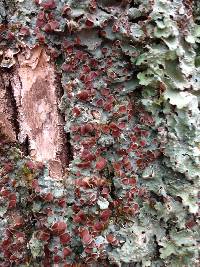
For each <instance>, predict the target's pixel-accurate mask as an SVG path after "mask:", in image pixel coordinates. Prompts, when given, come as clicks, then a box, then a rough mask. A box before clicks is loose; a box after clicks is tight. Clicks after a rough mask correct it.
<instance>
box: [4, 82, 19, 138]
mask: <svg viewBox="0 0 200 267" xmlns="http://www.w3.org/2000/svg"><path fill="white" fill-rule="evenodd" d="M5 88H6V95H7V101H8V105H9V106H10V107H11V109H12V118H11V121H12V125H13V129H14V132H15V134H16V140H18V135H19V132H20V125H19V119H18V118H19V112H18V107H17V103H16V100H15V97H14V92H13V87H12V84H11V81H10V80H9V81H8V85H7V86H5Z"/></svg>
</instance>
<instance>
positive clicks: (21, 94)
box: [12, 47, 66, 178]
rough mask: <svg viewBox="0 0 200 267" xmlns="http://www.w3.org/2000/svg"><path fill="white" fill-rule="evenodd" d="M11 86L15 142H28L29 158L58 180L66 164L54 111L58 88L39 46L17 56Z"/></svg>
mask: <svg viewBox="0 0 200 267" xmlns="http://www.w3.org/2000/svg"><path fill="white" fill-rule="evenodd" d="M18 62H19V66H18V68H17V70H16V72H15V73H14V75H13V77H12V87H13V91H14V96H15V99H16V103H17V108H18V113H19V118H18V121H19V125H20V132H19V141H20V142H21V143H24V142H25V141H26V139H28V146H29V147H28V150H29V153H30V156H31V157H32V158H33V159H34V160H36V161H41V162H43V163H48V164H49V168H50V175H51V176H52V177H57V178H61V177H62V164H63V166H64V165H65V164H66V156H65V155H66V149H65V136H64V130H63V126H64V125H63V122H62V120H61V117H60V115H59V111H58V101H59V100H58V90H59V88H58V86H61V85H58V83H57V78H56V73H55V69H54V66H53V65H52V63H50V58H49V56H47V55H46V53H45V50H44V49H43V48H42V47H37V48H35V49H33V50H29V49H28V48H27V49H26V50H25V51H23V52H22V53H21V54H19V56H18Z"/></svg>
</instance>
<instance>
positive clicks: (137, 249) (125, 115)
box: [0, 0, 200, 267]
mask: <svg viewBox="0 0 200 267" xmlns="http://www.w3.org/2000/svg"><path fill="white" fill-rule="evenodd" d="M4 2H5V5H2V6H1V4H0V18H1V23H2V24H1V25H2V26H1V29H2V33H1V36H0V38H1V39H0V42H1V43H0V48H1V51H2V52H1V56H2V59H1V68H2V69H8V68H12V67H13V66H14V65H15V63H16V60H15V57H16V56H15V55H16V54H18V53H20V51H21V50H22V49H23V47H24V46H28V47H29V48H34V47H35V46H38V45H39V46H43V47H44V48H45V49H46V51H47V53H48V54H49V55H50V56H51V60H52V61H53V62H55V65H56V67H57V72H58V75H61V76H62V87H63V89H64V94H63V96H62V99H61V101H60V104H59V108H60V110H61V112H62V113H63V115H64V116H65V122H66V124H65V131H66V133H67V134H68V135H70V143H71V147H72V151H71V153H72V152H73V155H70V159H71V161H70V163H69V165H68V166H66V173H65V175H64V177H60V179H54V178H52V177H50V176H49V174H48V164H47V165H42V164H40V163H38V162H33V160H32V159H31V158H29V157H25V156H24V155H23V153H21V152H20V145H19V144H16V145H14V144H7V141H5V142H4V141H3V140H4V136H2V139H1V140H2V141H1V151H0V153H1V158H0V170H1V180H0V201H1V208H0V233H1V234H0V242H1V248H0V261H1V266H11V265H10V264H15V265H16V266H27V264H29V266H64V267H67V266H73V264H80V266H130V264H133V265H131V266H137V267H139V266H155V267H162V266H169V267H178V266H180V267H182V266H188V267H193V266H198V264H199V261H198V258H199V257H198V254H199V247H198V240H199V227H198V223H199V221H198V192H199V181H200V180H199V178H200V162H199V159H200V111H199V88H200V63H199V62H200V61H199V59H200V54H199V53H200V46H199V43H200V17H199V15H200V6H199V3H198V1H190V0H188V1H187V0H182V1H181V0H171V1H170V0H137V1H128V0H124V1H115V0H110V1H106V0H99V1H95V0H90V1H89V0H83V1H76V0H74V1H70V0H35V1H30V0H24V1H16V3H15V7H16V9H12V10H14V11H15V12H14V11H13V14H11V13H12V12H11V11H10V15H9V14H8V15H6V2H9V1H4ZM8 46H9V48H10V49H11V51H13V56H11V57H8V56H6V55H8V52H7V47H8ZM56 264H57V265H56Z"/></svg>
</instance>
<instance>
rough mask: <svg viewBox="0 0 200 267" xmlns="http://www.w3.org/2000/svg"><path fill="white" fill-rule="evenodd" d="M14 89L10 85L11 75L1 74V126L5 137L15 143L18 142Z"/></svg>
mask: <svg viewBox="0 0 200 267" xmlns="http://www.w3.org/2000/svg"><path fill="white" fill-rule="evenodd" d="M11 90H12V88H11V85H10V75H9V73H6V72H3V71H1V72H0V125H1V129H2V132H3V134H4V135H6V136H7V138H8V140H9V141H11V142H15V141H16V140H17V129H16V128H15V123H14V118H15V116H16V114H14V107H13V106H12V104H13V96H12V95H11V94H12V92H11Z"/></svg>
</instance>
